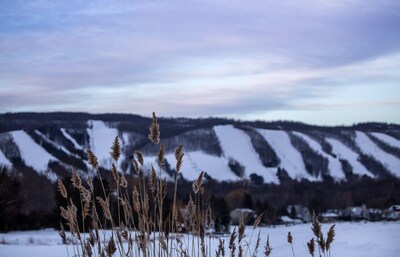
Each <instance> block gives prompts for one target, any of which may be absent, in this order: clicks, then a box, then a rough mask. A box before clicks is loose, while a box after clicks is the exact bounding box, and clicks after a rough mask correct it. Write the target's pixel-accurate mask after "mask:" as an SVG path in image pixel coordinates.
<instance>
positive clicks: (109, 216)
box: [96, 196, 112, 221]
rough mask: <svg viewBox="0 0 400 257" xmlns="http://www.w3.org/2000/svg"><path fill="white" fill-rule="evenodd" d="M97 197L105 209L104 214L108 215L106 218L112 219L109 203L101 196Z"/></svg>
mask: <svg viewBox="0 0 400 257" xmlns="http://www.w3.org/2000/svg"><path fill="white" fill-rule="evenodd" d="M96 199H97V201H98V202H99V204H100V206H101V208H102V209H103V212H104V216H105V217H106V219H108V220H110V221H111V220H112V216H111V212H110V208H109V207H108V203H107V202H106V201H105V200H104V199H103V198H101V197H100V196H97V197H96Z"/></svg>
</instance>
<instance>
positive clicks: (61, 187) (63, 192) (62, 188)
mask: <svg viewBox="0 0 400 257" xmlns="http://www.w3.org/2000/svg"><path fill="white" fill-rule="evenodd" d="M57 184H58V185H57V187H58V191H60V194H61V195H62V197H64V198H65V199H67V197H68V194H67V189H66V188H65V186H64V184H63V182H62V181H61V180H60V179H58V180H57Z"/></svg>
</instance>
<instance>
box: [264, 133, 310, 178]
mask: <svg viewBox="0 0 400 257" xmlns="http://www.w3.org/2000/svg"><path fill="white" fill-rule="evenodd" d="M257 131H258V132H259V133H260V134H261V135H262V136H263V137H264V138H265V140H267V142H268V143H269V144H270V145H271V147H272V148H273V149H274V151H275V153H276V154H277V155H278V157H279V159H280V160H281V163H280V165H279V166H280V167H282V168H284V169H285V170H286V171H287V172H288V174H289V176H290V177H291V178H293V179H299V180H300V179H302V178H306V179H308V180H310V181H315V180H316V178H315V177H313V176H311V175H310V174H308V172H307V170H306V168H305V166H304V162H303V157H302V156H301V154H300V153H299V151H297V149H296V148H294V147H293V145H292V143H291V142H290V138H289V135H288V134H287V133H286V132H285V131H282V130H268V129H258V130H257Z"/></svg>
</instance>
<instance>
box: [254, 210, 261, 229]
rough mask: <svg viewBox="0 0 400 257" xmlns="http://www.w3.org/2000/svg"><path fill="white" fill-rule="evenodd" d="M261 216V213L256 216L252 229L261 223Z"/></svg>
mask: <svg viewBox="0 0 400 257" xmlns="http://www.w3.org/2000/svg"><path fill="white" fill-rule="evenodd" d="M263 215H264V213H263V212H262V213H261V214H260V215H258V216H257V218H256V220H255V221H254V224H253V229H256V228H257V227H258V225H259V224H260V222H261V219H262V217H263Z"/></svg>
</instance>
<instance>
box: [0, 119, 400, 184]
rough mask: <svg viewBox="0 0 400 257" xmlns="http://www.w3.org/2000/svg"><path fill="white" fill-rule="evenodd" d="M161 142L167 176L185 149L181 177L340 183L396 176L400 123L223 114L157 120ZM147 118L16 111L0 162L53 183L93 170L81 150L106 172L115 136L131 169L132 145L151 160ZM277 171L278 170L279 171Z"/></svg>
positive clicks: (0, 124)
mask: <svg viewBox="0 0 400 257" xmlns="http://www.w3.org/2000/svg"><path fill="white" fill-rule="evenodd" d="M159 122H160V126H161V143H163V144H164V145H165V146H166V159H167V163H166V165H165V168H164V172H165V176H166V177H167V178H171V174H172V172H171V171H172V168H171V167H174V164H175V162H174V157H173V150H174V148H175V147H176V146H178V145H180V144H183V145H184V150H185V157H184V166H183V172H182V177H183V178H184V179H186V180H193V179H195V178H196V177H197V175H198V173H199V172H200V171H201V170H204V171H205V172H206V174H207V175H206V177H207V178H209V179H210V178H212V179H214V180H217V181H239V180H247V179H250V178H257V177H258V178H260V177H261V178H262V181H264V182H265V183H280V181H281V180H282V179H285V178H286V179H287V178H290V179H295V180H302V179H306V180H309V181H320V180H325V179H328V178H329V179H334V180H336V181H341V180H346V179H348V178H350V177H354V176H368V177H372V178H379V177H392V176H395V177H400V149H399V146H400V126H399V125H393V124H380V123H368V124H358V125H354V126H350V127H345V126H338V127H321V126H312V125H306V124H302V123H294V122H282V121H279V122H261V121H257V122H240V121H234V120H228V119H213V118H209V119H186V118H160V119H159ZM149 124H150V119H149V118H145V117H141V116H137V115H128V114H87V113H15V114H10V113H8V114H1V115H0V132H1V133H0V165H1V166H5V167H8V168H9V169H13V168H14V169H18V167H25V168H28V169H31V170H34V171H36V172H37V173H38V174H41V175H45V176H46V177H47V179H48V180H50V181H51V182H54V181H55V179H56V178H57V177H63V176H65V175H66V174H68V173H69V171H70V170H71V169H76V170H78V171H79V172H80V173H81V174H82V175H84V176H85V175H88V174H91V170H90V168H89V166H88V163H87V161H86V154H85V149H88V148H90V149H92V150H93V152H94V153H95V154H96V155H97V157H98V158H99V162H100V166H101V167H102V168H104V169H106V170H109V169H110V166H111V163H110V155H109V152H110V146H111V144H112V142H113V140H114V138H115V137H116V136H118V137H119V138H120V140H121V144H122V156H121V161H120V162H119V168H120V170H121V171H122V172H124V173H130V172H132V165H131V162H130V160H131V158H132V154H133V153H134V151H135V150H140V151H142V152H143V153H144V155H145V161H146V164H147V165H148V167H150V165H151V163H154V160H155V156H154V146H151V145H150V144H149V142H148V139H147V136H148V126H149ZM278 171H279V172H278Z"/></svg>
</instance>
